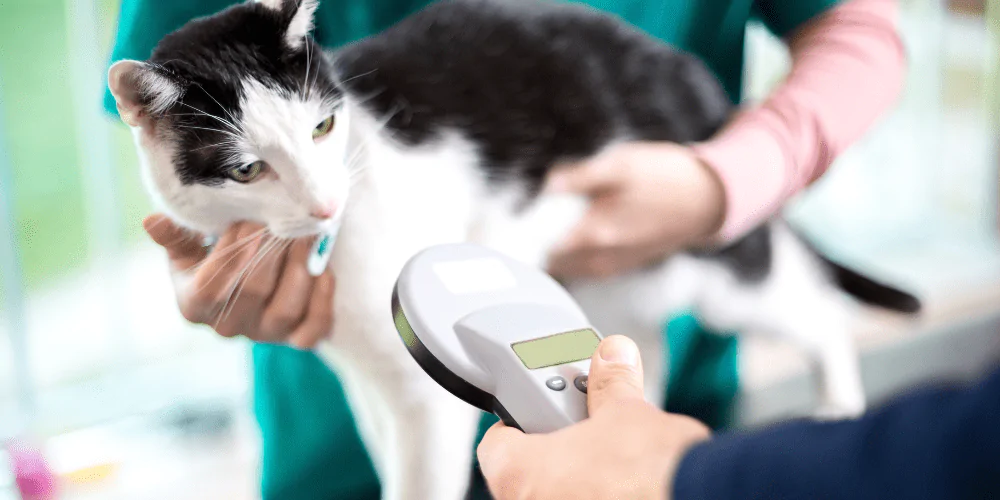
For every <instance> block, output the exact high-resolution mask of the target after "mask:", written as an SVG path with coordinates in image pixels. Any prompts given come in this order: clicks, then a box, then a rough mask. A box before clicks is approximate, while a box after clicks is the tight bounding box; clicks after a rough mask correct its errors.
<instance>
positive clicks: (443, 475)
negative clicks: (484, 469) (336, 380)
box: [323, 331, 480, 500]
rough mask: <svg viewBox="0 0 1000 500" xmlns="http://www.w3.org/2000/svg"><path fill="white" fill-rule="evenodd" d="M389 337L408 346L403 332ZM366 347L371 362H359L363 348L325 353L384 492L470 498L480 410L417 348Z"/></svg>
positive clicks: (393, 496)
mask: <svg viewBox="0 0 1000 500" xmlns="http://www.w3.org/2000/svg"><path fill="white" fill-rule="evenodd" d="M367 333H368V334H369V335H372V336H373V337H374V335H373V334H372V332H371V331H368V332H367ZM335 335H336V334H335ZM382 338H383V339H384V341H385V342H395V343H399V344H400V345H402V342H400V340H399V338H398V337H397V336H396V335H395V332H393V333H392V336H391V337H390V336H388V335H386V336H384V337H382ZM364 350H365V351H366V356H365V358H364V359H363V361H354V360H358V359H361V357H360V356H357V355H356V354H355V353H344V352H338V353H337V354H332V353H331V352H329V350H328V349H324V351H323V357H324V359H327V360H333V363H335V364H336V366H337V368H336V370H337V373H338V374H339V375H341V379H342V380H343V381H344V387H345V390H346V392H347V395H348V399H349V401H350V404H351V409H352V411H353V412H354V415H355V418H356V420H357V422H358V430H359V432H360V434H361V436H362V438H363V440H364V443H365V446H366V449H367V450H368V452H369V455H370V456H371V458H372V462H373V464H374V465H375V468H376V470H377V472H378V475H379V479H380V481H381V483H382V491H383V494H382V498H384V499H386V500H438V499H441V500H452V499H454V500H459V499H461V498H463V497H464V494H465V491H466V489H467V488H468V471H469V470H470V468H471V466H472V453H473V444H474V440H475V436H476V430H477V425H478V423H479V415H480V412H479V411H478V410H477V409H475V408H473V407H472V406H470V405H468V404H467V403H465V402H464V401H461V400H460V399H458V398H456V397H455V396H453V395H452V394H450V393H448V392H447V391H445V390H444V389H442V388H441V387H440V386H439V385H437V384H436V383H435V382H434V381H433V380H431V379H430V377H429V376H427V375H426V374H425V373H424V372H423V371H422V370H421V369H420V368H419V366H417V365H416V362H414V361H413V359H412V358H410V357H409V354H407V353H405V352H404V353H403V354H405V357H401V356H397V355H392V354H390V355H389V356H386V355H385V354H387V353H386V352H385V351H382V352H379V350H378V349H371V348H366V349H364Z"/></svg>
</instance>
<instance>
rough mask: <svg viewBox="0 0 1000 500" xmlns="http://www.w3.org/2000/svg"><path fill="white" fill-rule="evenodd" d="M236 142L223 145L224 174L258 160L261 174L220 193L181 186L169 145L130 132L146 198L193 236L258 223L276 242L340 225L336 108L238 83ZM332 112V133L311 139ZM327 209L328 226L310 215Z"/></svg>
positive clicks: (340, 137) (341, 119) (343, 191)
mask: <svg viewBox="0 0 1000 500" xmlns="http://www.w3.org/2000/svg"><path fill="white" fill-rule="evenodd" d="M243 88H244V97H243V99H242V100H241V103H240V108H241V110H242V113H241V114H242V116H241V119H240V122H239V123H237V126H238V128H239V129H240V133H239V134H238V135H239V137H234V138H233V140H232V141H231V144H230V146H229V147H230V149H231V150H232V153H231V157H232V160H233V161H232V163H231V164H229V165H226V166H225V167H227V168H232V167H238V166H240V165H245V164H248V163H252V162H255V161H264V162H265V163H267V165H268V170H269V171H268V172H267V173H266V174H263V175H261V177H260V178H259V179H257V180H255V181H254V182H251V183H248V184H240V183H238V182H235V181H231V180H227V181H225V182H224V183H223V184H222V185H221V186H206V185H202V184H187V185H185V184H182V183H181V182H180V179H179V178H178V177H177V174H176V170H175V167H174V164H173V158H174V154H175V152H176V146H175V145H174V144H172V142H171V140H170V138H169V134H166V135H165V136H164V137H161V136H153V135H152V134H147V133H142V132H141V131H140V130H139V129H136V133H135V136H136V142H137V145H138V146H139V149H140V150H141V154H140V159H141V160H142V161H141V163H142V165H143V169H144V171H145V172H144V176H145V178H146V180H147V184H148V187H149V188H150V191H152V192H153V196H154V198H155V199H157V201H160V202H161V203H162V206H163V208H164V209H165V210H166V211H167V213H168V214H170V215H171V216H172V217H173V218H174V219H176V220H177V221H178V222H181V223H182V224H185V225H187V226H189V227H191V228H192V229H196V230H199V231H202V232H206V233H209V234H219V233H220V232H222V231H223V230H225V228H227V227H228V226H229V225H230V224H232V223H234V222H237V221H241V220H250V221H256V222H259V223H262V224H264V225H266V226H267V227H268V229H269V230H270V231H271V233H273V234H275V235H276V236H280V237H286V238H294V237H301V236H306V235H311V234H316V233H320V232H324V231H328V230H330V229H331V228H332V225H333V224H334V221H336V220H338V219H339V218H340V215H341V212H342V209H343V207H344V205H345V203H346V199H347V192H348V190H349V185H348V184H349V182H350V172H349V165H347V164H346V163H347V161H348V158H347V138H348V127H349V123H348V120H349V116H348V113H347V111H346V109H345V108H343V107H339V108H338V110H337V112H336V113H334V111H333V110H334V109H335V106H336V104H337V103H332V102H329V101H324V100H322V99H321V98H320V97H319V96H318V95H317V94H315V93H314V94H313V96H312V97H311V98H308V99H307V98H304V97H302V96H290V97H289V96H283V95H281V94H280V93H278V92H276V91H275V90H272V89H270V88H268V87H266V86H265V85H263V84H261V83H259V82H256V81H249V82H245V83H244V87H243ZM331 113H334V116H335V122H334V127H333V131H332V132H330V134H329V135H327V136H326V137H323V138H320V139H319V140H314V139H313V137H312V131H313V129H314V128H315V127H316V126H317V125H318V124H319V123H320V122H322V121H323V120H324V119H326V118H327V117H328V116H330V114H331ZM330 204H332V205H333V206H335V207H336V211H337V214H336V216H335V217H334V218H333V219H319V218H316V217H313V216H312V215H311V213H312V212H314V211H315V210H316V209H317V208H320V207H324V206H327V205H330Z"/></svg>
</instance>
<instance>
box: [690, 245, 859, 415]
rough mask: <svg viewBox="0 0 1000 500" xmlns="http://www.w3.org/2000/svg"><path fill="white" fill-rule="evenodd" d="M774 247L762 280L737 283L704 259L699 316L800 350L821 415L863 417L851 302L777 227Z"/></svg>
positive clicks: (714, 324) (730, 274) (722, 328)
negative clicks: (813, 380) (809, 364)
mask: <svg viewBox="0 0 1000 500" xmlns="http://www.w3.org/2000/svg"><path fill="white" fill-rule="evenodd" d="M771 246H772V250H773V259H772V263H771V265H770V269H769V271H768V273H767V275H766V276H764V277H761V278H758V279H747V278H746V277H743V278H740V277H739V273H735V272H733V271H732V269H726V266H725V265H723V264H721V263H720V262H719V261H713V260H711V259H707V260H703V261H701V262H700V265H701V266H702V267H703V273H702V274H703V275H704V279H703V280H702V285H703V288H702V289H701V290H700V291H699V296H698V299H697V304H698V313H699V315H700V316H701V317H702V318H703V319H704V320H705V322H706V323H707V324H708V325H710V326H712V327H713V328H716V329H719V330H720V331H737V332H741V334H742V333H747V334H755V333H756V334H765V335H770V336H773V337H775V338H777V339H779V340H782V341H785V342H790V343H792V344H794V345H796V346H798V347H799V348H801V349H802V351H803V352H804V353H805V354H806V355H807V356H808V357H809V358H810V361H811V362H812V365H813V366H814V367H815V369H816V374H817V377H816V380H817V394H818V402H819V405H818V409H817V411H816V416H817V417H821V418H847V417H853V416H856V415H860V414H861V413H863V412H864V410H865V391H864V386H863V384H862V379H861V371H860V364H859V360H858V353H857V351H856V349H855V346H854V339H853V337H852V331H851V309H850V306H849V303H848V302H847V301H846V300H845V299H844V297H842V296H841V295H840V294H839V293H837V291H836V289H835V288H834V287H833V286H832V285H831V283H830V282H829V281H828V280H827V278H826V276H825V274H824V272H823V269H822V267H821V265H820V264H819V263H818V262H817V261H816V260H815V259H814V258H812V256H811V255H810V254H809V252H808V251H807V249H806V248H805V247H803V246H802V244H801V243H800V242H799V241H798V240H797V239H795V238H794V237H793V236H792V235H791V234H790V233H788V232H787V230H785V229H784V228H781V227H778V228H776V229H775V230H774V232H773V236H772V241H771Z"/></svg>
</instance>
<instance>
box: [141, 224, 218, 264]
mask: <svg viewBox="0 0 1000 500" xmlns="http://www.w3.org/2000/svg"><path fill="white" fill-rule="evenodd" d="M142 227H143V229H145V230H146V233H147V234H149V237H150V238H152V240H153V241H154V242H156V244H157V245H160V246H161V247H163V248H164V249H166V250H167V258H169V259H170V262H171V264H172V265H173V266H174V267H175V268H176V269H180V270H185V269H188V268H190V267H192V266H194V265H195V264H197V263H198V262H201V260H202V259H204V258H205V256H206V255H207V254H208V251H207V250H206V249H205V247H203V246H202V240H203V239H204V235H201V234H198V233H196V232H194V231H188V230H185V229H184V228H182V227H180V226H178V225H176V224H174V222H173V221H172V220H170V218H169V217H167V216H166V215H163V214H153V215H150V216H149V217H146V218H145V219H144V220H143V221H142Z"/></svg>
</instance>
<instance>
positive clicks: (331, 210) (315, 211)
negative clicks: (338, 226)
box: [309, 200, 337, 220]
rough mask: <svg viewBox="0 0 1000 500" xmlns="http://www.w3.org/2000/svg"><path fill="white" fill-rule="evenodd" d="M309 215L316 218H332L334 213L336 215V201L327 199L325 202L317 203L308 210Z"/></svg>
mask: <svg viewBox="0 0 1000 500" xmlns="http://www.w3.org/2000/svg"><path fill="white" fill-rule="evenodd" d="M309 215H311V216H313V217H315V218H317V219H324V220H325V219H332V218H333V216H334V215H337V202H336V201H334V200H327V201H326V202H325V203H317V204H316V205H314V206H313V208H312V210H310V211H309Z"/></svg>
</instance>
